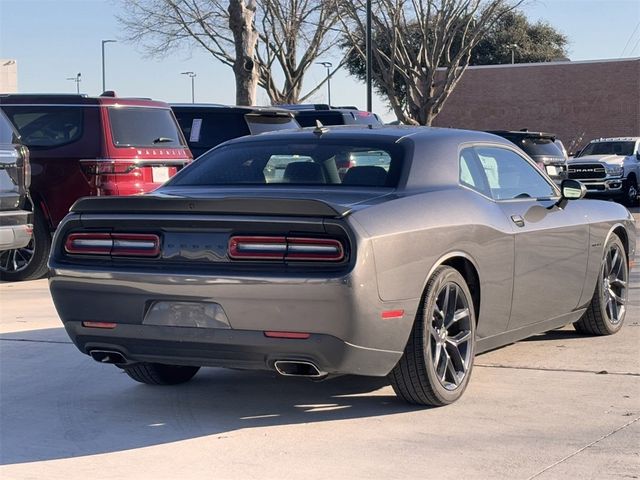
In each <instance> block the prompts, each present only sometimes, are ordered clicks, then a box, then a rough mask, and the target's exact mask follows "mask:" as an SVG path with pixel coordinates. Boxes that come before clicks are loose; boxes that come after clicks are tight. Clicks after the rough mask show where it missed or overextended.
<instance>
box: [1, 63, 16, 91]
mask: <svg viewBox="0 0 640 480" xmlns="http://www.w3.org/2000/svg"><path fill="white" fill-rule="evenodd" d="M17 92H18V62H17V61H16V60H10V59H2V58H0V93H17Z"/></svg>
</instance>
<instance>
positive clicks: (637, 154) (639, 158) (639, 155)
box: [636, 152, 640, 160]
mask: <svg viewBox="0 0 640 480" xmlns="http://www.w3.org/2000/svg"><path fill="white" fill-rule="evenodd" d="M636 158H637V159H638V160H640V152H638V153H636Z"/></svg>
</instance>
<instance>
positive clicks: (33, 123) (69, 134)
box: [4, 106, 83, 147]
mask: <svg viewBox="0 0 640 480" xmlns="http://www.w3.org/2000/svg"><path fill="white" fill-rule="evenodd" d="M4 109H5V112H6V113H7V115H8V116H9V117H10V118H11V121H12V123H13V125H14V126H15V127H16V129H17V130H18V132H19V133H20V137H21V140H22V142H23V143H24V144H25V145H26V146H28V147H57V146H61V145H65V144H67V143H71V142H75V141H76V140H79V139H80V137H81V136H82V123H83V109H82V108H78V107H49V106H43V107H29V106H24V107H4Z"/></svg>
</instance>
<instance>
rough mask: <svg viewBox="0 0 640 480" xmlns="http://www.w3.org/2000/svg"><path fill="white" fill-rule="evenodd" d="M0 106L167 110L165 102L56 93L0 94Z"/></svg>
mask: <svg viewBox="0 0 640 480" xmlns="http://www.w3.org/2000/svg"><path fill="white" fill-rule="evenodd" d="M0 105H5V106H6V105H114V106H117V105H126V106H141V107H159V108H169V105H168V104H166V103H165V102H162V101H158V100H152V99H150V98H131V97H115V96H100V97H90V96H88V95H84V94H79V95H78V94H57V93H9V94H0Z"/></svg>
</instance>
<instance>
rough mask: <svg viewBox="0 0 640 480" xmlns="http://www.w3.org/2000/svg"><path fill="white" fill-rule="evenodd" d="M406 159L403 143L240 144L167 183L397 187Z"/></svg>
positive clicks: (214, 154)
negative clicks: (401, 145) (400, 144)
mask: <svg viewBox="0 0 640 480" xmlns="http://www.w3.org/2000/svg"><path fill="white" fill-rule="evenodd" d="M403 156H404V152H403V150H402V147H400V146H399V145H395V144H392V145H388V144H384V145H377V144H375V142H356V141H353V140H351V141H345V142H342V141H335V140H334V141H326V140H323V139H319V140H306V141H300V140H298V141H296V142H291V141H270V142H256V143H236V144H233V145H227V146H223V147H221V148H217V149H215V150H211V151H209V152H207V153H205V154H204V155H203V156H201V157H200V158H198V160H197V161H195V162H194V163H193V164H192V165H190V166H189V167H187V168H185V169H184V170H183V171H181V172H180V173H179V174H178V175H177V176H175V177H174V178H173V179H172V180H171V181H170V182H169V183H168V184H167V185H175V186H187V185H188V186H191V185H193V186H220V185H264V186H269V185H310V186H318V185H326V186H332V187H333V186H337V187H339V186H349V187H395V186H397V184H398V178H399V177H400V169H401V167H402V161H403ZM354 160H355V161H354Z"/></svg>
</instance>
